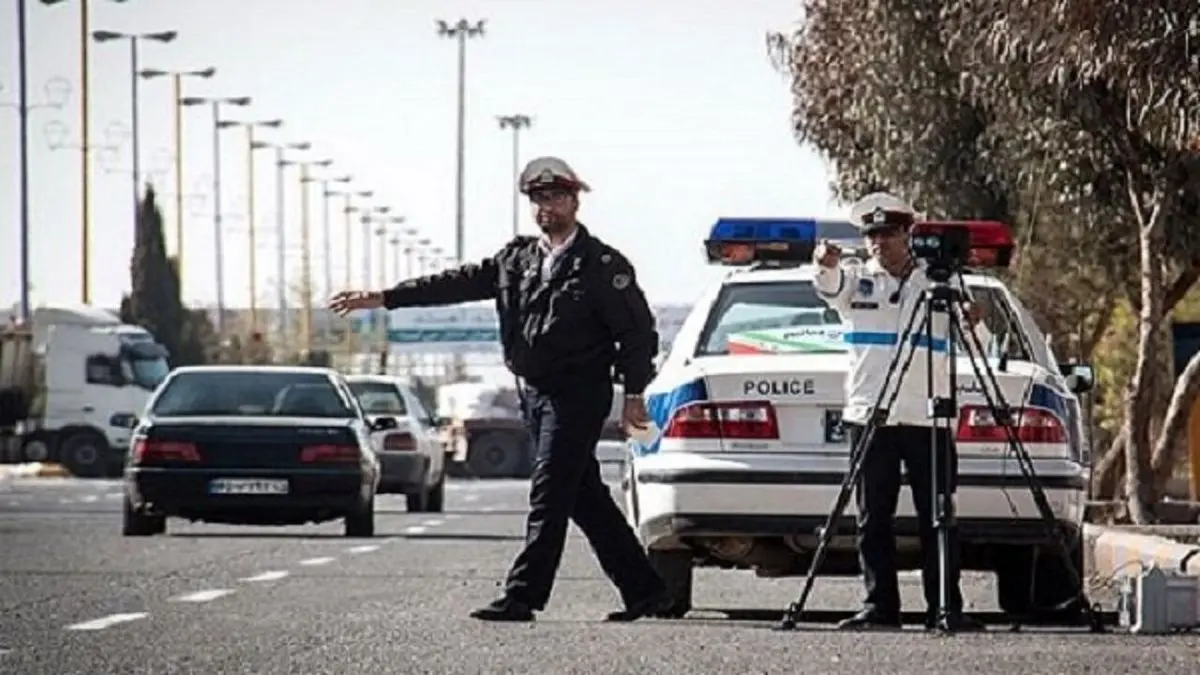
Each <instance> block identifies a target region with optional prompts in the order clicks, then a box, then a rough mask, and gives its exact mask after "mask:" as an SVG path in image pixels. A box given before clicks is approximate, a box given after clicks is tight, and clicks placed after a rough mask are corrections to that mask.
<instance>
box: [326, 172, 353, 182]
mask: <svg viewBox="0 0 1200 675" xmlns="http://www.w3.org/2000/svg"><path fill="white" fill-rule="evenodd" d="M329 180H330V182H333V183H349V182H350V181H352V180H354V176H351V175H350V174H346V175H345V176H338V177H337V178H330V179H329Z"/></svg>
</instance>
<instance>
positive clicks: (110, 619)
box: [66, 612, 150, 630]
mask: <svg viewBox="0 0 1200 675" xmlns="http://www.w3.org/2000/svg"><path fill="white" fill-rule="evenodd" d="M148 616H150V613H149V612H126V613H123V614H109V615H108V616H102V617H100V618H99V619H92V620H91V621H84V622H82V623H73V624H71V625H70V626H67V628H66V629H67V630H104V629H105V628H110V627H112V626H115V625H117V624H121V623H129V622H130V621H137V620H138V619H144V618H146V617H148Z"/></svg>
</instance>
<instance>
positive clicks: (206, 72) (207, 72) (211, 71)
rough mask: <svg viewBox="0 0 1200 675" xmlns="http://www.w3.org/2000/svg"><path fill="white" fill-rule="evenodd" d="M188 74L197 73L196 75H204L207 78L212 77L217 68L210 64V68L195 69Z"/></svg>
mask: <svg viewBox="0 0 1200 675" xmlns="http://www.w3.org/2000/svg"><path fill="white" fill-rule="evenodd" d="M188 74H189V75H195V76H196V77H203V78H205V79H207V78H210V77H212V76H213V75H216V74H217V69H216V68H213V67H211V66H209V67H208V68H205V69H204V70H193V71H192V72H190V73H188Z"/></svg>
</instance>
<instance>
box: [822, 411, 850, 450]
mask: <svg viewBox="0 0 1200 675" xmlns="http://www.w3.org/2000/svg"><path fill="white" fill-rule="evenodd" d="M825 442H826V443H845V442H846V427H845V425H843V424H842V411H841V410H826V411H825Z"/></svg>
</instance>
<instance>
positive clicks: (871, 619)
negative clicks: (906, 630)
mask: <svg viewBox="0 0 1200 675" xmlns="http://www.w3.org/2000/svg"><path fill="white" fill-rule="evenodd" d="M902 627H903V624H902V622H901V621H900V617H898V616H897V617H893V616H887V615H885V614H882V613H880V612H877V611H875V610H873V609H864V610H862V611H861V612H859V613H858V614H855V615H854V616H852V617H850V618H849V619H846V620H844V621H841V622H839V623H838V625H837V629H838V630H897V629H899V628H902Z"/></svg>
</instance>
